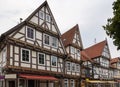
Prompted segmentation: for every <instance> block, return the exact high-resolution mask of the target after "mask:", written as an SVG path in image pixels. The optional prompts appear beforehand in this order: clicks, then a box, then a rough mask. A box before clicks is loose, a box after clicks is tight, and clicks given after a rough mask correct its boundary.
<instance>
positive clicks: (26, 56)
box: [21, 49, 30, 62]
mask: <svg viewBox="0 0 120 87" xmlns="http://www.w3.org/2000/svg"><path fill="white" fill-rule="evenodd" d="M21 60H22V61H23V62H29V61H30V51H29V50H28V49H22V50H21Z"/></svg>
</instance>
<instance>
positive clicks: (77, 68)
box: [76, 64, 80, 72]
mask: <svg viewBox="0 0 120 87" xmlns="http://www.w3.org/2000/svg"><path fill="white" fill-rule="evenodd" d="M76 71H77V72H80V65H79V64H76Z"/></svg>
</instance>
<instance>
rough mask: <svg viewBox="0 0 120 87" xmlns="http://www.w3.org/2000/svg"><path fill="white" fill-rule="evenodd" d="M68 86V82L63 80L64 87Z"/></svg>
mask: <svg viewBox="0 0 120 87" xmlns="http://www.w3.org/2000/svg"><path fill="white" fill-rule="evenodd" d="M68 86H69V85H68V80H67V79H65V80H64V87H68Z"/></svg>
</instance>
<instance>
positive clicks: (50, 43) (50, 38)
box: [43, 34, 58, 48]
mask: <svg viewBox="0 0 120 87" xmlns="http://www.w3.org/2000/svg"><path fill="white" fill-rule="evenodd" d="M45 36H48V37H49V39H48V40H49V44H46V43H45ZM53 39H56V46H53V43H54V42H53ZM43 44H44V45H47V46H51V47H54V48H58V38H56V37H53V36H50V35H48V34H43Z"/></svg>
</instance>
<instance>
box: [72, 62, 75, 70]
mask: <svg viewBox="0 0 120 87" xmlns="http://www.w3.org/2000/svg"><path fill="white" fill-rule="evenodd" d="M72 71H73V72H74V71H75V63H72Z"/></svg>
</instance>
